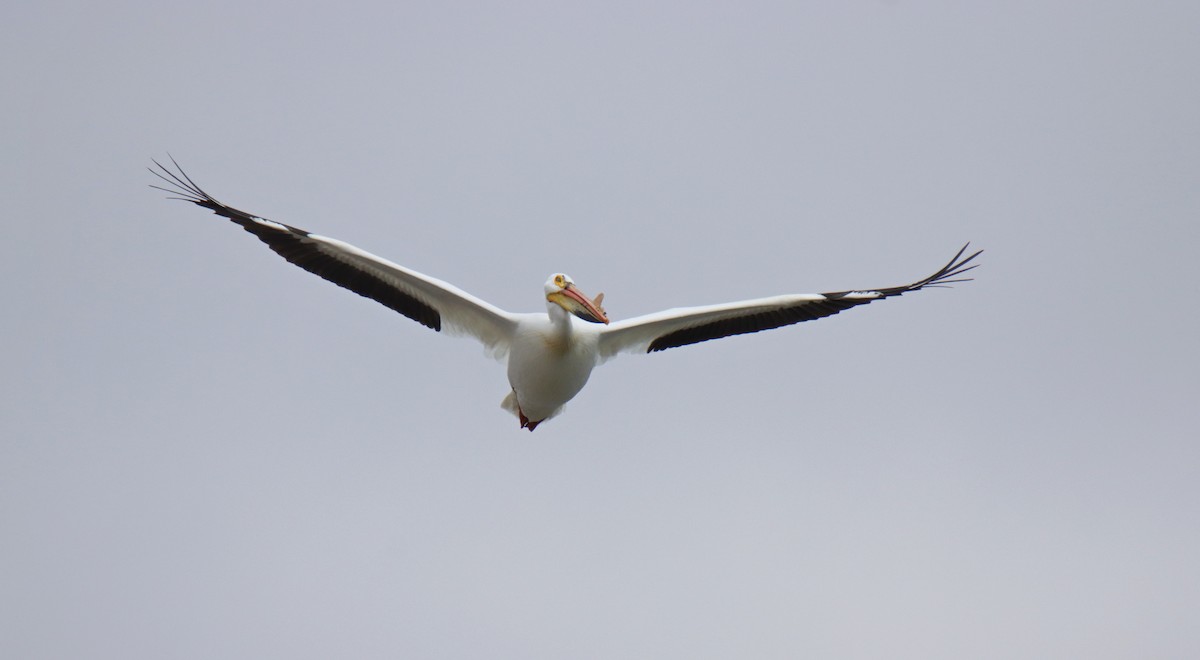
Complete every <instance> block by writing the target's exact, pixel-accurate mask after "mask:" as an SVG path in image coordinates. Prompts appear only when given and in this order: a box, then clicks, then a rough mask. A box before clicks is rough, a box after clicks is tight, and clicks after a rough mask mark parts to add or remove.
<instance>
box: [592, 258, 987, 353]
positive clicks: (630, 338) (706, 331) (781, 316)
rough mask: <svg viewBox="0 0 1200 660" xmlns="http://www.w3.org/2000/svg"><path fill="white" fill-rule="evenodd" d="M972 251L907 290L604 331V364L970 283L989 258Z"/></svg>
mask: <svg viewBox="0 0 1200 660" xmlns="http://www.w3.org/2000/svg"><path fill="white" fill-rule="evenodd" d="M967 245H970V244H969V243H968V244H967ZM967 245H964V246H963V247H962V249H960V250H959V251H958V254H956V255H954V258H953V259H951V260H950V262H949V263H947V264H946V265H945V266H943V267H942V268H941V269H940V270H938V271H937V272H936V273H934V274H932V275H930V276H929V277H926V278H924V279H922V280H918V281H916V282H913V283H912V284H906V285H904V286H894V287H888V288H886V289H869V290H862V291H838V292H835V293H801V294H794V295H786V296H775V297H772V298H758V299H755V300H743V301H741V302H735V303H726V304H724V305H709V306H706V307H685V308H680V309H669V310H667V311H665V312H658V313H655V314H647V315H645V316H638V317H635V318H632V319H628V320H625V321H618V322H615V323H612V324H611V325H608V326H606V327H604V328H602V329H600V338H599V350H600V359H601V360H604V359H607V358H610V357H612V356H614V355H616V354H618V353H623V352H646V353H653V352H654V351H665V350H666V349H668V348H675V347H676V346H686V345H688V344H695V343H699V342H702V341H708V340H710V339H720V338H721V337H730V336H733V335H741V334H746V333H748V332H759V331H761V330H770V329H772V328H779V327H783V326H785V325H792V324H793V323H801V322H803V321H814V320H816V319H820V318H825V317H826V316H832V315H834V314H837V313H838V312H841V311H844V310H847V309H850V308H851V307H857V306H859V305H865V304H867V303H871V302H874V301H876V300H883V299H884V298H891V297H893V296H899V295H902V294H905V293H908V292H909V291H918V290H920V289H924V288H927V287H937V286H945V285H947V284H953V283H954V282H966V281H968V280H969V278H963V277H960V276H961V275H962V274H963V273H965V272H967V271H969V270H971V269H973V268H975V267H976V266H978V264H975V265H968V264H969V263H970V262H971V261H972V260H973V259H975V257H978V256H979V255H980V253H982V252H983V250H979V251H978V252H975V253H973V254H971V255H970V256H968V257H965V258H964V257H963V253H965V252H966V250H967Z"/></svg>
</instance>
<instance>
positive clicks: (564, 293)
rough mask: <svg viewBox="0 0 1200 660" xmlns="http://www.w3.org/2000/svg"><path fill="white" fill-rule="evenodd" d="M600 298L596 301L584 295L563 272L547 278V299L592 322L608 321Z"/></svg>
mask: <svg viewBox="0 0 1200 660" xmlns="http://www.w3.org/2000/svg"><path fill="white" fill-rule="evenodd" d="M600 298H601V296H597V299H596V300H595V301H593V300H591V299H590V298H588V297H587V296H585V295H583V292H582V291H580V290H579V289H578V288H576V286H575V282H574V281H572V280H571V278H570V277H568V276H567V275H564V274H563V273H556V274H554V275H551V276H550V279H548V280H546V300H547V301H549V302H552V303H554V304H556V305H558V306H559V307H562V308H563V309H565V310H567V311H568V312H570V313H572V314H574V315H575V316H578V317H579V318H581V319H583V320H584V321H588V322H590V323H608V316H606V315H605V314H604V310H603V309H601V307H600Z"/></svg>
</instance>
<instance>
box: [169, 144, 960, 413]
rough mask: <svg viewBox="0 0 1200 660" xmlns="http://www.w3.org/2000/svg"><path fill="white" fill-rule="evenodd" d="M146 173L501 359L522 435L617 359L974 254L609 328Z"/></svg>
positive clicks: (829, 305) (589, 309) (955, 273)
mask: <svg viewBox="0 0 1200 660" xmlns="http://www.w3.org/2000/svg"><path fill="white" fill-rule="evenodd" d="M172 162H173V161H172ZM155 165H157V166H158V170H151V171H152V172H153V173H154V174H155V175H156V176H158V177H159V178H160V179H162V180H163V181H165V182H166V183H167V185H168V187H166V188H163V187H160V186H154V187H155V188H158V189H159V190H164V191H166V192H169V193H171V194H172V195H174V196H176V197H175V198H177V199H182V200H185V201H189V202H192V203H195V204H198V205H200V206H202V207H204V208H207V209H211V210H212V211H214V212H216V213H217V214H219V215H222V216H224V217H226V218H229V219H230V220H232V221H233V222H235V223H237V224H239V225H241V226H242V228H243V229H245V230H246V231H248V232H250V233H252V234H254V235H255V236H257V237H258V238H259V239H260V240H262V241H263V242H264V243H266V244H267V245H268V246H269V247H270V248H271V249H272V250H274V251H275V252H276V253H278V254H279V255H280V256H282V257H283V258H284V259H287V260H288V261H290V262H291V263H293V264H295V265H297V266H299V267H301V268H303V269H305V270H307V271H309V272H312V273H315V274H317V275H319V276H321V277H323V278H325V279H326V280H329V281H330V282H333V283H334V284H337V285H338V286H342V287H345V288H347V289H350V290H351V291H354V292H355V293H358V294H360V295H362V296H366V297H368V298H371V299H372V300H375V301H377V302H379V303H382V304H384V305H386V306H388V307H390V308H391V309H393V310H395V311H397V312H400V313H401V314H403V315H405V316H407V317H409V318H411V319H413V320H415V321H417V322H418V323H421V324H423V325H425V326H427V327H429V328H432V329H434V330H437V331H446V332H449V333H451V334H462V335H469V336H471V337H474V338H475V339H477V340H479V341H480V342H481V343H482V344H483V345H484V346H485V347H486V349H487V350H488V352H489V353H490V354H492V355H495V356H497V357H506V358H507V360H508V382H509V385H510V386H511V388H512V390H511V392H509V394H508V396H507V397H505V399H504V401H503V403H502V405H503V406H504V407H505V408H506V409H508V410H511V411H512V412H513V413H514V414H515V415H517V417H518V419H520V421H521V426H522V428H528V429H529V430H530V431H532V430H533V429H535V428H536V427H537V425H538V424H540V423H541V422H543V421H545V420H547V419H549V418H551V417H553V416H554V415H556V414H558V413H559V412H560V411H561V410H562V407H563V405H564V404H565V403H566V402H567V401H570V400H571V399H572V398H574V396H575V395H576V394H578V393H579V391H580V390H581V389H583V386H584V385H586V384H587V381H588V377H589V376H591V373H592V369H594V368H595V367H596V366H597V365H598V364H600V363H601V362H603V361H605V360H607V359H609V358H612V357H613V356H615V355H618V354H620V353H630V352H638V353H647V352H654V351H661V350H666V349H668V348H674V347H677V346H685V345H687V344H694V343H697V342H702V341H708V340H710V339H718V338H720V337H728V336H732V335H738V334H744V333H749V332H758V331H760V330H768V329H771V328H778V327H781V326H785V325H791V324H793V323H799V322H802V321H811V320H814V319H818V318H823V317H826V316H830V315H833V314H837V313H838V312H840V311H843V310H845V309H849V308H851V307H856V306H858V305H863V304H866V303H870V302H872V301H875V300H881V299H883V298H889V297H892V296H898V295H901V294H903V293H907V292H909V291H916V290H918V289H922V288H925V287H933V286H941V285H946V284H950V283H953V282H963V281H966V279H965V278H961V277H960V276H961V275H962V274H963V273H965V272H967V271H969V270H971V269H973V268H975V267H976V265H977V264H976V265H968V264H969V263H970V262H971V261H972V260H974V259H975V257H977V256H978V255H979V254H980V252H982V250H980V251H977V252H975V253H973V254H971V255H969V256H967V257H965V258H964V257H963V254H964V253H965V252H966V249H967V246H965V245H964V246H963V248H962V249H960V250H959V251H958V253H957V254H956V255H955V256H954V258H953V259H951V260H950V262H949V263H947V264H946V265H945V266H944V267H942V268H941V269H940V270H938V271H937V272H936V273H934V274H933V275H930V276H929V277H926V278H924V279H921V280H918V281H916V282H913V283H912V284H907V285H903V286H897V287H889V288H883V289H870V290H859V291H841V292H834V293H804V294H794V295H784V296H774V297H770V298H758V299H755V300H743V301H740V302H733V303H726V304H722V305H709V306H705V307H686V308H679V309H670V310H667V311H663V312H657V313H654V314H647V315H645V316H639V317H636V318H632V319H627V320H624V321H617V322H615V323H609V320H608V317H607V315H606V314H605V313H604V310H603V308H602V307H601V306H600V301H601V299H602V297H603V296H597V297H596V299H595V300H593V299H590V298H588V297H587V296H585V295H583V293H582V292H580V291H579V289H578V288H577V287H576V286H575V283H574V282H573V281H572V280H571V278H570V277H568V276H566V275H564V274H562V273H557V274H555V275H551V276H550V278H549V279H548V280H546V283H545V285H544V287H543V289H544V292H545V302H546V313H544V314H513V313H510V312H506V311H504V310H502V309H500V308H498V307H496V306H494V305H492V304H490V303H488V302H485V301H483V300H480V299H479V298H476V297H474V296H472V295H470V294H468V293H466V292H464V291H462V290H460V289H458V288H457V287H455V286H453V285H451V284H447V283H446V282H442V281H440V280H437V279H434V278H432V277H429V276H427V275H423V274H421V273H418V272H416V271H413V270H409V269H407V268H405V267H403V266H400V265H398V264H394V263H392V262H390V261H387V260H386V259H381V258H379V257H377V256H375V255H373V254H370V253H368V252H365V251H363V250H360V249H358V248H356V247H354V246H353V245H350V244H348V243H343V242H342V241H339V240H336V239H332V238H327V237H325V236H320V235H317V234H312V233H309V232H307V231H304V230H302V229H297V228H296V227H292V226H290V225H285V224H282V223H278V222H273V221H271V220H267V219H265V218H261V217H259V216H256V215H253V214H250V213H246V212H244V211H239V210H237V209H235V208H232V207H230V206H226V205H225V204H222V203H221V202H218V201H217V200H216V199H214V198H213V197H212V196H211V195H209V194H208V193H206V192H204V191H203V190H202V189H201V188H200V187H199V186H197V185H196V184H195V183H194V182H193V181H192V180H191V179H190V178H188V176H187V175H186V174H184V173H183V171H182V170H180V169H179V166H178V164H176V166H175V167H176V170H175V171H172V170H170V169H167V168H166V167H163V166H162V165H161V164H159V163H158V162H155Z"/></svg>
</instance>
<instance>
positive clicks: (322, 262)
mask: <svg viewBox="0 0 1200 660" xmlns="http://www.w3.org/2000/svg"><path fill="white" fill-rule="evenodd" d="M171 163H172V164H173V165H174V166H175V171H174V172H173V171H171V170H170V169H168V168H166V167H164V166H163V165H162V164H161V163H159V162H158V161H154V164H155V165H156V166H158V169H157V170H155V169H151V170H150V172H151V173H153V174H154V175H155V176H157V177H158V178H160V179H162V180H163V181H164V182H165V183H166V184H167V187H163V186H157V185H152V186H151V187H152V188H156V189H158V190H162V191H164V192H167V193H170V194H171V195H172V197H171V198H172V199H180V200H183V201H185V202H191V203H193V204H196V205H198V206H202V207H204V208H206V209H209V210H211V211H212V212H214V213H216V214H217V215H220V216H224V217H226V218H229V219H230V220H232V221H233V222H235V223H237V224H239V225H241V227H242V228H243V229H245V230H246V231H248V232H250V233H251V234H254V235H255V236H257V237H258V239H259V240H260V241H262V242H263V243H266V244H267V247H269V248H271V250H273V251H274V252H275V253H276V254H278V255H279V256H281V257H283V258H284V259H287V260H288V261H289V262H291V263H293V264H295V265H297V266H299V267H301V268H303V269H304V270H307V271H308V272H310V273H313V274H314V275H318V276H320V277H322V278H324V279H326V280H329V281H330V282H333V283H334V284H336V285H338V286H340V287H343V288H345V289H349V290H351V291H353V292H354V293H357V294H359V295H360V296H364V297H366V298H370V299H371V300H374V301H376V302H378V303H381V304H382V305H384V306H386V307H388V308H390V309H393V310H395V311H397V312H399V313H401V314H403V315H404V316H407V317H408V318H410V319H412V320H414V321H416V322H417V323H420V324H421V325H424V326H426V327H428V328H433V329H434V330H438V331H440V330H441V329H442V319H441V315H440V314H439V313H438V311H437V310H436V309H434V308H433V307H431V306H429V305H427V304H425V303H423V302H421V301H420V300H418V299H416V298H414V297H413V296H411V295H409V294H407V293H405V292H403V291H401V290H399V289H397V288H395V287H394V286H391V285H390V284H388V282H386V281H385V280H383V279H380V278H379V277H377V276H376V275H374V274H373V273H371V272H370V271H366V270H362V269H359V268H356V267H354V266H352V265H350V264H348V263H346V262H344V261H342V260H340V259H338V258H337V257H336V256H334V255H332V254H330V253H328V252H325V251H324V250H322V249H321V247H320V246H321V244H320V243H319V242H317V241H316V240H314V239H312V238H310V236H311V234H310V233H309V232H307V231H305V230H303V229H299V228H297V227H292V226H290V225H285V224H283V223H280V222H275V221H274V220H267V222H270V223H271V224H264V223H263V222H261V221H263V220H266V218H263V217H261V216H256V215H254V214H252V213H247V212H245V211H240V210H238V209H235V208H233V207H232V206H227V205H225V204H222V203H221V202H219V201H217V200H216V199H215V198H214V197H213V196H212V195H209V194H208V193H206V192H204V190H203V189H201V188H200V186H198V185H196V183H195V182H194V181H192V180H191V178H190V177H188V175H187V174H186V173H185V172H184V171H183V169H182V168H181V167H179V163H176V162H175V159H174V158H172V159H171Z"/></svg>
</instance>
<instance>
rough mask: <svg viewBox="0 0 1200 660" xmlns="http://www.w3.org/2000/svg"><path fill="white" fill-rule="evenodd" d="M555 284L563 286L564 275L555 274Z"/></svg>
mask: <svg viewBox="0 0 1200 660" xmlns="http://www.w3.org/2000/svg"><path fill="white" fill-rule="evenodd" d="M554 284H555V285H556V286H563V284H564V280H563V276H562V275H555V276H554Z"/></svg>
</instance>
